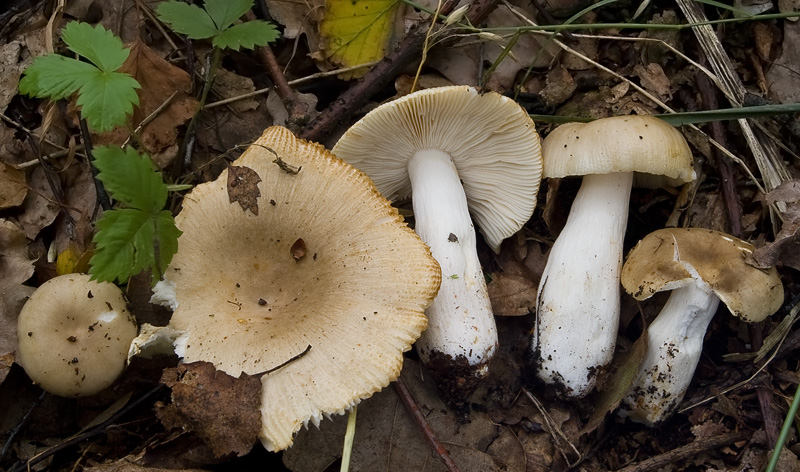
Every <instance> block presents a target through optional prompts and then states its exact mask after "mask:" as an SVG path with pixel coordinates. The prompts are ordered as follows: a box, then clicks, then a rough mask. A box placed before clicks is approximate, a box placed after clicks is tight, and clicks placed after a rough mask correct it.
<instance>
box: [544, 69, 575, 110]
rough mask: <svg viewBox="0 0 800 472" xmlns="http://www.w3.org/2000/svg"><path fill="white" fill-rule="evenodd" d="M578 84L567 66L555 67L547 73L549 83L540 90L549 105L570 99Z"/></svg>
mask: <svg viewBox="0 0 800 472" xmlns="http://www.w3.org/2000/svg"><path fill="white" fill-rule="evenodd" d="M577 88H578V86H577V85H576V84H575V81H574V80H573V79H572V74H570V73H569V71H568V70H567V68H566V67H564V66H561V65H560V66H558V67H554V68H553V69H552V70H551V71H550V72H548V73H547V85H545V87H544V89H543V90H542V91H541V92H539V95H541V96H542V97H543V98H544V99H545V101H546V102H547V104H548V105H559V104H561V103H564V102H565V101H567V100H569V97H571V96H572V94H573V93H574V92H575V90H576V89H577Z"/></svg>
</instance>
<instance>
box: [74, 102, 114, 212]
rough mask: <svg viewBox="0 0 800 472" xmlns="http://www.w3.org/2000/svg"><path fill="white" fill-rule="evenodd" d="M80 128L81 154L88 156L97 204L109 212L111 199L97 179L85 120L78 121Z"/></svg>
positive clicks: (90, 140)
mask: <svg viewBox="0 0 800 472" xmlns="http://www.w3.org/2000/svg"><path fill="white" fill-rule="evenodd" d="M80 126H81V140H82V141H83V152H85V153H86V155H87V156H89V166H90V167H91V168H92V177H93V178H94V186H95V191H96V193H97V203H99V204H100V207H102V208H103V210H106V211H107V210H110V209H111V199H110V198H108V193H106V188H105V187H104V186H103V182H100V181H99V180H98V179H97V173H98V172H97V167H95V166H94V155H93V154H92V138H91V135H90V134H89V127H88V126H87V125H86V120H85V119H83V118H81V119H80Z"/></svg>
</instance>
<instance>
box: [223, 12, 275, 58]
mask: <svg viewBox="0 0 800 472" xmlns="http://www.w3.org/2000/svg"><path fill="white" fill-rule="evenodd" d="M279 36H280V33H278V29H277V28H275V25H273V24H272V23H268V22H266V21H261V20H256V21H248V22H247V23H240V24H238V25H234V26H231V27H230V28H228V29H226V30H225V31H223V32H221V33H220V34H218V35H217V36H216V37H214V41H213V44H214V47H217V48H220V49H225V48H230V49H233V50H234V51H238V50H239V48H245V49H253V48H254V47H255V46H264V45H266V44H268V43H271V42H273V41H275V40H276V39H278V37H279Z"/></svg>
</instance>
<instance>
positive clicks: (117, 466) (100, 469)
mask: <svg viewBox="0 0 800 472" xmlns="http://www.w3.org/2000/svg"><path fill="white" fill-rule="evenodd" d="M134 461H135V458H134V457H125V458H122V459H120V460H118V461H115V462H109V463H106V464H98V465H95V466H93V467H86V468H84V469H83V470H84V471H85V472H175V470H176V469H164V468H160V467H146V466H143V465H138V464H136V462H134ZM207 471H208V469H180V472H207Z"/></svg>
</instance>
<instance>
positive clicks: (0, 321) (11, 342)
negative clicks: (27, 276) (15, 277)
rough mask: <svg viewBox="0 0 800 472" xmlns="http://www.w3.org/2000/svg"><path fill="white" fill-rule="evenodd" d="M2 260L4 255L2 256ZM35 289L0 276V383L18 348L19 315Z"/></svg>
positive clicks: (0, 258) (6, 373)
mask: <svg viewBox="0 0 800 472" xmlns="http://www.w3.org/2000/svg"><path fill="white" fill-rule="evenodd" d="M0 260H2V257H0ZM34 290H35V289H34V288H33V287H27V286H25V285H22V284H19V283H15V282H12V281H10V280H6V279H5V278H3V277H0V383H3V380H4V379H5V378H6V376H7V375H8V370H9V369H10V368H11V362H13V360H14V353H15V352H16V350H17V317H18V316H19V311H20V310H21V309H22V305H24V304H25V302H26V301H28V297H30V296H31V294H32V293H33V291H34Z"/></svg>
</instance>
